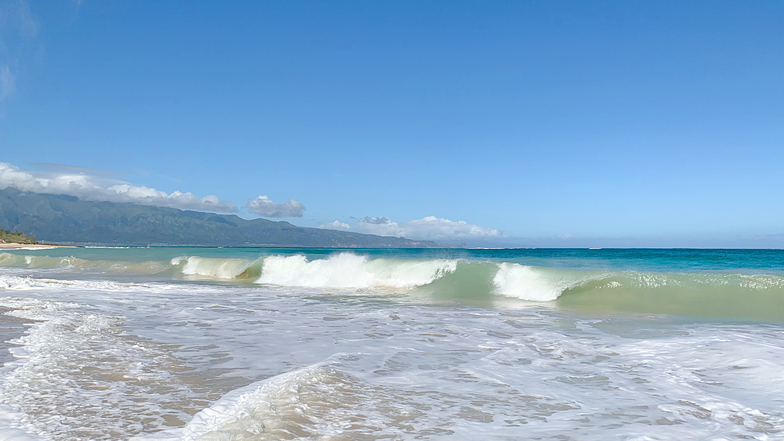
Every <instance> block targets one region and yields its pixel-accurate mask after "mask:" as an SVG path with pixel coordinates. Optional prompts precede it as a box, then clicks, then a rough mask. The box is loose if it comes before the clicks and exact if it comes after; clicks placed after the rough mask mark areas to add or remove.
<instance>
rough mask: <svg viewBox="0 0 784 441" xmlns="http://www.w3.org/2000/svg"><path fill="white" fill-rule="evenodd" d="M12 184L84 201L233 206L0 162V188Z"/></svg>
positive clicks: (221, 209) (210, 208)
mask: <svg viewBox="0 0 784 441" xmlns="http://www.w3.org/2000/svg"><path fill="white" fill-rule="evenodd" d="M8 187H16V188H18V189H19V190H22V191H29V192H33V193H51V194H65V195H70V196H76V197H78V198H80V199H83V200H86V201H106V202H130V203H136V204H140V205H152V206H156V207H170V208H180V209H185V210H199V211H216V212H222V213H234V212H236V211H237V206H236V205H234V204H233V203H232V202H229V201H223V200H221V199H219V198H218V197H217V196H214V195H208V196H204V197H202V198H199V197H197V196H195V195H194V194H193V193H190V192H185V193H183V192H181V191H173V192H171V193H166V192H164V191H160V190H156V189H154V188H150V187H145V186H143V185H132V184H129V183H127V182H122V181H118V180H114V179H107V178H104V177H101V176H96V175H91V174H86V173H76V172H37V171H25V170H21V169H20V168H19V167H16V166H14V165H11V164H8V163H6V162H0V190H2V189H5V188H8Z"/></svg>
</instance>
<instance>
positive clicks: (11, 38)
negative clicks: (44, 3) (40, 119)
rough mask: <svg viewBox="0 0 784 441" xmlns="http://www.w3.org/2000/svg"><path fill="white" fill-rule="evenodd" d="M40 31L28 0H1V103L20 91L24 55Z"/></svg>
mask: <svg viewBox="0 0 784 441" xmlns="http://www.w3.org/2000/svg"><path fill="white" fill-rule="evenodd" d="M37 34H38V22H37V21H36V20H35V18H34V17H33V15H32V13H31V12H30V5H29V4H28V2H27V1H26V0H0V102H3V101H6V100H7V99H9V98H10V97H12V96H13V95H14V94H15V93H16V90H17V76H18V71H19V69H18V68H19V62H20V58H22V59H23V58H25V57H24V54H25V53H26V52H29V51H28V49H29V48H28V44H29V43H30V42H32V41H33V40H34V39H35V36H36V35H37Z"/></svg>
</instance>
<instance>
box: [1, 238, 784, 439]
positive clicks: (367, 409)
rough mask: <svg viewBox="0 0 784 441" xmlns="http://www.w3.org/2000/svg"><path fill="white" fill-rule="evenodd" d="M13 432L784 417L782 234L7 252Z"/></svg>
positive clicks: (458, 435) (714, 431) (661, 425)
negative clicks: (733, 246) (580, 243)
mask: <svg viewBox="0 0 784 441" xmlns="http://www.w3.org/2000/svg"><path fill="white" fill-rule="evenodd" d="M0 340H2V343H0V363H2V364H3V366H2V368H0V440H97V439H126V440H280V439H313V440H377V439H499V440H501V439H563V440H570V439H572V440H586V439H588V440H593V439H596V440H604V439H623V440H670V439H683V440H691V439H693V440H708V439H710V440H729V439H758V440H774V439H784V368H783V366H784V251H775V250H461V249H441V250H439V249H436V250H433V249H428V250H412V249H404V250H372V249H369V250H362V249H358V250H331V249H272V248H266V249H261V248H238V249H217V248H165V247H161V248H125V249H111V248H106V249H87V248H80V249H45V250H15V251H10V252H0Z"/></svg>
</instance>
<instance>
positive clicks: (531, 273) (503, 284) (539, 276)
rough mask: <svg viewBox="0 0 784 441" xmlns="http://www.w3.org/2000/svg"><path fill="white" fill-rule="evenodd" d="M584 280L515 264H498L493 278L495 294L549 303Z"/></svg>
mask: <svg viewBox="0 0 784 441" xmlns="http://www.w3.org/2000/svg"><path fill="white" fill-rule="evenodd" d="M584 280H585V279H584V278H576V277H568V276H567V275H566V274H565V273H556V272H554V271H549V272H548V271H547V270H545V269H543V268H535V267H531V266H526V265H520V264H517V263H506V262H505V263H500V264H498V272H497V273H496V275H495V277H494V278H493V283H494V284H495V286H496V293H497V294H500V295H503V296H507V297H515V298H518V299H521V300H530V301H535V302H549V301H552V300H555V299H557V298H558V297H559V296H560V295H561V294H562V293H563V292H564V290H566V289H569V288H573V287H575V286H577V285H579V284H580V283H582V282H583V281H584Z"/></svg>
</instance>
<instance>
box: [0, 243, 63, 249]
mask: <svg viewBox="0 0 784 441" xmlns="http://www.w3.org/2000/svg"><path fill="white" fill-rule="evenodd" d="M51 248H76V247H74V246H65V245H54V244H42V243H13V242H11V243H0V250H48V249H51Z"/></svg>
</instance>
